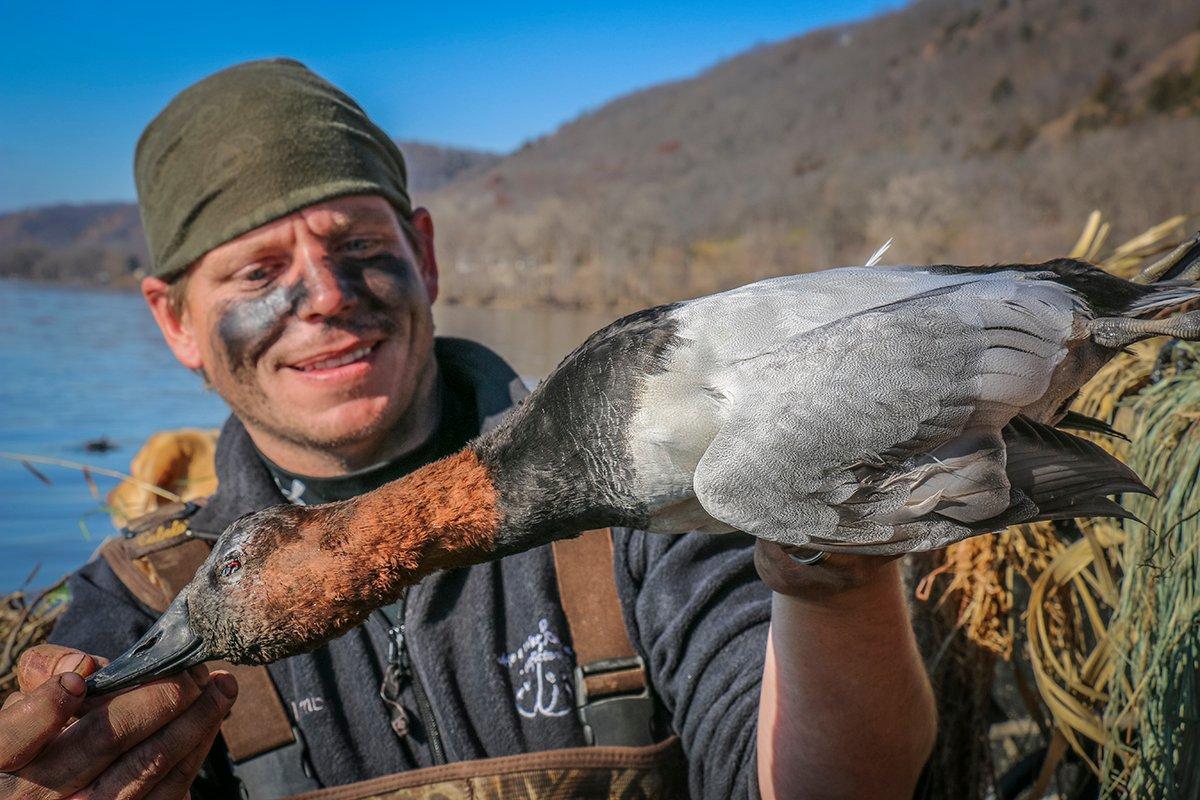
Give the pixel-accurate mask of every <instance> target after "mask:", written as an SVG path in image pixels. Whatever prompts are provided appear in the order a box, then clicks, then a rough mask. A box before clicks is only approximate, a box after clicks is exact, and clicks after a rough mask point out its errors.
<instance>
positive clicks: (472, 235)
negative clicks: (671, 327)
mask: <svg viewBox="0 0 1200 800" xmlns="http://www.w3.org/2000/svg"><path fill="white" fill-rule="evenodd" d="M1198 24H1200V6H1197V5H1196V4H1195V3H1194V2H1190V1H1189V2H1182V1H1181V0H1066V2H1061V1H1060V0H1024V2H1022V1H1021V0H985V2H962V1H960V0H926V2H920V3H917V4H915V5H912V6H909V7H907V8H904V9H902V10H900V11H897V12H895V13H892V14H889V15H886V16H883V17H880V18H877V19H874V20H870V21H868V22H865V23H862V24H858V25H854V26H848V27H844V28H839V29H833V30H825V31H820V32H816V33H813V34H810V35H807V36H803V37H799V38H796V39H792V40H789V41H785V42H781V43H778V44H775V45H771V46H767V47H761V48H758V49H756V50H753V51H751V52H748V53H746V54H744V55H742V56H740V57H738V58H735V59H732V60H730V61H727V62H725V63H722V64H719V65H717V66H716V67H714V68H712V69H711V70H709V71H707V72H706V73H704V74H702V75H700V76H698V77H696V78H694V79H691V80H686V81H681V82H678V83H673V84H668V85H663V86H658V87H655V88H653V89H650V90H647V91H643V92H640V93H637V94H634V95H630V96H628V97H624V98H621V99H619V100H617V101H615V102H613V103H610V104H608V105H607V106H604V107H603V108H601V109H599V110H598V111H596V112H594V113H592V114H588V115H586V116H584V117H582V118H580V119H578V120H576V121H574V122H572V123H570V124H568V125H565V126H564V127H563V128H562V129H560V130H559V131H558V132H556V133H555V134H554V135H553V136H549V137H546V138H543V139H541V140H539V141H537V142H534V143H532V144H530V145H528V146H527V147H525V148H524V149H523V150H521V151H520V152H518V153H515V154H514V155H512V156H510V157H509V158H507V159H505V160H504V161H502V162H500V163H499V164H497V165H496V166H494V167H492V168H491V169H490V170H487V171H486V172H484V173H482V174H480V175H478V176H476V177H473V178H469V179H466V180H463V181H456V182H455V183H453V184H451V185H450V186H447V187H446V188H444V189H443V190H441V191H439V192H437V193H435V195H434V196H433V198H432V207H433V208H434V210H435V212H436V215H437V217H438V219H439V222H440V225H439V239H440V240H441V248H442V269H443V272H444V274H445V277H444V280H443V282H442V285H443V287H444V291H445V292H446V293H448V294H449V296H451V297H458V298H460V299H463V300H498V301H510V302H515V303H528V302H535V301H549V302H559V303H565V304H574V303H595V302H602V303H611V304H616V305H620V306H630V305H639V304H645V303H649V302H654V301H659V300H664V299H669V298H674V297H679V296H687V295H693V294H697V293H702V292H706V291H712V290H714V289H717V288H721V287H725V286H730V285H734V284H737V283H740V282H744V281H747V280H751V279H753V278H756V277H760V276H764V275H768V274H775V273H780V272H794V271H804V270H810V269H814V268H819V267H822V266H829V265H833V264H839V263H850V262H855V261H860V260H861V259H864V258H866V257H867V256H868V255H869V254H870V253H871V251H872V250H873V249H874V248H875V247H876V246H877V245H879V244H880V243H882V242H883V241H885V240H886V239H888V238H889V237H893V236H894V237H896V244H895V247H894V249H893V251H892V252H891V253H890V254H889V260H895V261H901V260H908V261H938V260H951V259H953V260H959V261H965V262H972V261H1001V260H1008V259H1017V258H1026V257H1032V258H1041V257H1049V256H1053V255H1058V254H1061V252H1062V250H1063V249H1064V248H1065V247H1066V246H1067V245H1069V243H1070V242H1071V241H1072V239H1073V236H1074V235H1075V233H1076V232H1077V230H1078V228H1079V226H1080V224H1081V222H1082V220H1083V219H1084V218H1085V217H1086V215H1087V213H1088V212H1089V211H1090V210H1091V209H1092V208H1093V207H1095V208H1101V209H1102V210H1104V211H1105V212H1106V214H1107V215H1110V216H1112V217H1115V218H1116V219H1117V220H1118V221H1119V223H1120V226H1119V228H1120V229H1119V230H1117V231H1115V234H1116V235H1120V234H1121V233H1124V232H1133V231H1136V230H1140V229H1141V228H1143V227H1145V226H1146V225H1148V224H1150V223H1153V222H1157V221H1159V220H1160V219H1162V218H1163V217H1165V216H1168V215H1169V214H1174V213H1178V212H1179V211H1193V210H1198V209H1200V148H1197V147H1196V146H1195V143H1196V142H1197V141H1200V116H1197V114H1196V111H1197V102H1196V101H1197V99H1198V98H1200V64H1197V62H1196V56H1195V55H1191V56H1188V55H1187V54H1184V55H1183V56H1177V57H1175V58H1174V59H1173V60H1172V59H1170V58H1168V59H1165V60H1164V58H1163V54H1164V53H1166V52H1168V51H1171V52H1177V51H1181V50H1188V51H1189V52H1190V50H1189V47H1190V45H1189V44H1188V43H1187V42H1185V41H1184V40H1187V39H1188V38H1189V37H1193V38H1194V36H1195V33H1194V32H1195V31H1196V30H1197V26H1198ZM1067 117H1069V119H1070V121H1069V122H1068V123H1067V124H1066V125H1065V126H1064V124H1063V122H1062V120H1063V119H1064V118H1067ZM1055 123H1057V127H1055ZM1064 127H1065V130H1064Z"/></svg>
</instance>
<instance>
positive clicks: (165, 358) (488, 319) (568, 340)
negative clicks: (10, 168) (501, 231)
mask: <svg viewBox="0 0 1200 800" xmlns="http://www.w3.org/2000/svg"><path fill="white" fill-rule="evenodd" d="M435 319H436V321H437V325H438V332H439V333H441V334H446V335H453V336H463V337H466V338H471V339H475V340H476V341H481V342H484V343H486V344H488V345H489V346H491V347H493V348H494V349H495V350H497V351H498V352H499V353H500V354H501V355H503V356H504V357H505V358H507V359H508V360H509V362H510V363H511V364H513V366H514V367H515V368H516V369H517V370H518V371H519V372H520V373H521V374H522V375H525V376H529V377H535V376H538V375H544V374H545V373H546V372H548V371H549V370H550V369H552V368H553V367H554V365H555V364H556V363H557V362H558V359H560V358H561V357H562V356H563V355H565V354H566V353H567V352H569V351H570V350H571V349H572V348H573V347H574V346H575V345H577V344H578V343H579V342H580V341H582V340H583V338H584V337H585V336H587V334H589V333H591V332H592V331H593V330H595V329H596V328H599V327H601V326H602V325H603V324H605V323H606V322H607V321H609V316H608V315H604V314H579V313H576V312H566V311H529V310H521V311H506V310H498V309H473V308H464V307H461V306H448V307H444V308H436V309H435ZM228 413H229V412H228V408H227V407H226V405H225V403H224V402H223V401H222V400H221V398H219V397H218V396H217V395H215V394H213V393H211V392H208V391H206V390H205V389H204V388H203V385H202V384H201V382H200V380H199V379H198V378H196V377H195V376H194V375H192V374H191V373H190V372H188V371H187V370H186V369H184V368H183V367H182V366H180V365H179V364H178V363H177V362H176V361H175V359H174V357H173V356H172V355H171V353H170V351H169V350H167V347H166V345H165V344H163V341H162V338H161V336H160V335H159V332H158V329H157V328H156V327H155V325H154V322H153V320H152V319H151V317H150V313H149V311H148V310H147V309H146V307H145V304H144V303H143V302H142V300H141V298H140V297H139V296H138V295H136V294H134V293H117V292H106V291H97V290H91V289H75V288H65V287H57V286H44V285H37V284H29V283H23V282H19V281H10V280H0V451H5V452H17V453H28V454H33V455H38V456H46V457H51V458H58V459H66V460H70V461H78V462H84V463H87V464H90V465H94V466H98V467H106V468H109V469H115V470H120V471H123V472H127V471H128V469H129V461H130V459H131V458H133V455H134V454H135V453H136V452H137V450H138V448H139V447H140V446H141V444H142V442H144V441H145V439H146V438H147V437H148V436H149V435H150V434H152V433H154V432H155V431H158V430H164V429H169V428H179V427H202V428H204V427H209V428H215V427H218V426H220V424H221V422H222V421H223V420H224V419H225V417H226V415H227V414H228ZM100 437H106V438H107V439H109V440H111V441H112V442H114V443H115V444H116V445H117V449H116V450H114V451H111V452H108V453H90V452H85V451H84V448H83V445H84V443H85V442H87V441H88V440H92V439H98V438H100ZM37 469H38V471H40V472H41V473H42V474H43V475H45V476H46V477H47V478H48V479H49V480H50V481H51V485H48V486H47V485H45V484H44V483H43V482H42V481H41V480H39V479H38V478H37V477H36V476H34V475H33V474H32V473H31V472H30V471H29V470H28V469H26V468H25V467H24V466H23V465H22V464H21V463H19V462H17V461H11V460H8V459H4V458H0V595H3V594H5V593H7V592H10V591H12V590H14V589H16V588H18V587H20V586H21V585H22V584H23V583H24V581H25V580H26V578H27V577H28V576H29V574H30V573H31V571H32V570H33V569H34V568H35V566H38V565H39V564H40V567H39V570H38V573H37V576H36V577H35V578H34V579H33V581H32V585H34V586H39V585H46V584H48V583H50V582H53V581H54V580H56V579H57V578H58V577H59V576H61V575H63V574H65V573H67V572H70V571H71V570H73V569H75V568H76V567H78V566H79V565H80V564H82V563H83V562H85V561H86V560H87V559H88V558H89V557H90V556H91V555H92V553H93V552H94V551H95V549H96V547H98V546H99V544H100V542H101V541H102V540H103V539H104V537H105V536H108V535H110V534H111V533H112V532H113V527H112V524H111V523H110V521H109V519H108V516H107V515H106V514H104V513H103V511H101V510H100V506H101V503H102V499H100V500H98V499H96V498H95V497H93V495H92V492H91V489H90V488H89V486H88V483H87V481H86V480H85V479H84V477H83V476H82V474H81V473H80V472H79V471H77V470H71V469H65V468H62V467H54V466H41V465H37ZM94 480H95V482H96V484H97V488H98V489H99V492H100V496H101V498H103V495H104V494H106V493H107V492H108V491H109V490H110V489H112V488H113V487H114V486H115V485H116V483H117V480H116V479H111V478H105V477H102V476H95V478H94Z"/></svg>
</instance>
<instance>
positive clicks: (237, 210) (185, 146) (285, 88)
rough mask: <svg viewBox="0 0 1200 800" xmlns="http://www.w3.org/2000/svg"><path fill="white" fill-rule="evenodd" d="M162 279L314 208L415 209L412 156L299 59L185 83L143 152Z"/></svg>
mask: <svg viewBox="0 0 1200 800" xmlns="http://www.w3.org/2000/svg"><path fill="white" fill-rule="evenodd" d="M134 178H135V180H136V181H137V191H138V205H139V206H140V208H141V212H142V225H143V227H144V228H145V230H146V239H147V241H148V242H149V244H150V255H151V257H152V258H153V261H154V264H153V268H152V272H153V274H154V275H157V276H159V277H164V278H170V277H174V276H176V275H178V274H179V273H181V272H182V271H183V270H184V269H186V268H187V267H188V266H189V265H190V264H191V263H192V262H194V261H195V260H196V259H198V258H200V257H201V256H202V255H204V254H205V253H207V252H208V251H209V250H212V249H213V248H214V247H217V246H218V245H222V244H224V243H225V242H228V241H230V240H232V239H236V238H237V237H238V236H241V235H242V234H243V233H246V232H247V231H251V230H253V229H254V228H257V227H258V226H260V225H263V224H265V223H267V222H270V221H271V220H274V219H279V218H280V217H284V216H287V215H288V214H291V213H293V212H295V211H297V210H299V209H301V208H303V207H305V206H308V205H312V204H313V203H318V202H321V201H323V200H329V199H331V198H334V197H340V196H344V195H349V194H378V195H382V196H383V197H385V198H387V199H388V200H389V201H391V203H392V205H393V206H395V208H396V210H397V211H399V212H400V214H401V215H402V216H404V217H407V216H409V215H410V214H411V212H412V203H411V201H410V200H409V197H408V188H407V175H406V173H405V169H404V157H403V156H402V155H401V154H400V150H399V148H397V147H396V144H395V143H394V142H393V141H392V140H391V139H390V138H388V136H387V134H385V133H384V132H383V131H382V130H380V129H379V128H378V127H376V125H375V124H374V123H373V122H371V120H369V119H368V118H367V115H366V114H365V113H364V112H363V110H362V109H361V108H359V107H358V104H357V103H355V102H354V101H353V100H351V99H350V98H349V97H348V96H347V95H345V94H344V93H343V92H341V91H340V90H339V89H338V88H337V87H335V86H334V85H333V84H331V83H329V82H328V81H326V80H324V79H323V78H321V77H319V76H318V75H316V74H314V73H313V72H311V71H310V70H309V69H308V68H307V67H305V66H304V65H303V64H301V63H299V62H297V61H290V60H286V59H278V60H272V61H251V62H249V63H246V64H239V65H237V66H235V67H230V68H229V69H226V70H223V71H221V72H218V73H216V74H215V75H210V76H209V77H207V78H205V79H204V80H202V81H200V82H199V83H197V84H194V85H193V86H190V87H188V88H187V89H185V90H183V91H182V92H181V93H180V94H179V95H178V96H177V97H176V98H175V99H174V100H172V101H171V103H170V105H168V106H167V107H166V108H165V109H163V111H162V113H160V114H159V115H158V116H157V117H155V118H154V121H152V122H151V123H150V124H149V125H148V126H147V127H146V130H145V131H144V132H143V133H142V138H141V139H140V140H138V145H137V152H136V154H135V156H134Z"/></svg>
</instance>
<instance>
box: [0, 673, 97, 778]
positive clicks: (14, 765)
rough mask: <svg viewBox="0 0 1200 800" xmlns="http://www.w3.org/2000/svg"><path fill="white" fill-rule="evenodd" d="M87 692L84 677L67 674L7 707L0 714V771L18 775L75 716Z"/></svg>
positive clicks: (45, 683)
mask: <svg viewBox="0 0 1200 800" xmlns="http://www.w3.org/2000/svg"><path fill="white" fill-rule="evenodd" d="M83 692H84V683H83V678H81V677H79V676H78V675H76V674H75V673H73V672H67V673H64V674H62V675H60V676H59V677H58V678H57V679H55V680H49V681H46V682H44V683H42V685H41V686H39V687H38V688H37V689H35V690H33V691H32V692H30V693H28V694H26V695H24V696H23V697H22V698H21V699H20V700H19V701H18V702H15V703H13V704H11V705H8V704H5V708H4V710H2V711H0V772H14V771H16V770H18V769H20V768H21V767H23V766H25V765H26V764H28V763H29V762H30V761H32V760H33V759H34V757H35V756H37V755H38V754H39V753H41V752H42V750H43V748H45V747H46V745H47V744H49V743H50V742H51V741H52V740H53V739H54V738H55V737H56V736H58V734H59V732H60V731H61V730H62V729H63V727H64V726H65V725H66V724H67V723H68V722H69V721H70V720H71V717H72V716H74V714H75V711H76V710H77V709H78V708H79V705H80V703H82V702H83Z"/></svg>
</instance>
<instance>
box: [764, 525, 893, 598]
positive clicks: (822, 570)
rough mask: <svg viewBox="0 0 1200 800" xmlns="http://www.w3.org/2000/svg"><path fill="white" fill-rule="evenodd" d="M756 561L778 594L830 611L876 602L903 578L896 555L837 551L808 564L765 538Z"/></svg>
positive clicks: (805, 554) (766, 581)
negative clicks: (842, 552) (870, 554)
mask: <svg viewBox="0 0 1200 800" xmlns="http://www.w3.org/2000/svg"><path fill="white" fill-rule="evenodd" d="M800 555H801V557H804V556H807V555H811V553H806V552H801V553H800ZM754 564H755V567H756V568H757V569H758V574H759V576H760V577H761V578H762V580H763V582H764V583H766V584H767V586H768V587H770V589H771V590H772V591H773V592H775V594H776V595H779V596H781V597H782V598H786V599H787V600H789V601H793V602H795V603H798V604H801V605H806V606H807V605H811V606H816V607H819V608H820V609H822V610H824V611H828V612H837V611H838V610H839V609H846V610H852V609H857V608H860V607H862V605H863V604H864V603H873V602H876V601H877V600H878V599H879V598H880V596H881V595H890V594H891V593H893V592H895V587H896V585H897V584H898V582H899V563H898V561H897V560H896V558H894V557H882V556H859V555H849V554H841V553H837V554H831V555H830V556H829V557H828V558H825V559H823V560H821V561H819V562H818V563H815V564H806V563H803V562H802V561H799V560H797V559H795V558H793V557H792V556H791V554H790V553H789V551H788V550H786V549H784V548H781V547H780V546H779V545H776V544H773V543H770V542H764V541H761V540H760V541H759V542H758V543H757V545H756V547H755V553H754Z"/></svg>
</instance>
